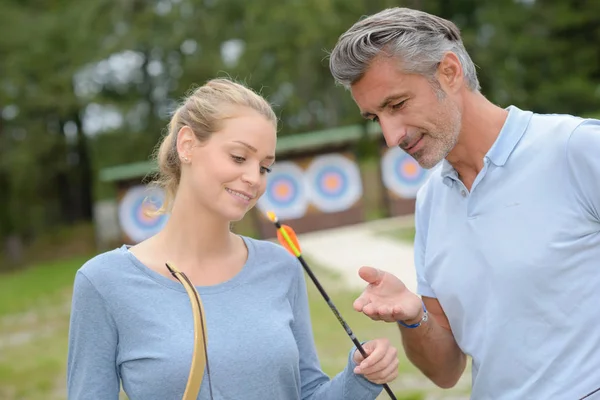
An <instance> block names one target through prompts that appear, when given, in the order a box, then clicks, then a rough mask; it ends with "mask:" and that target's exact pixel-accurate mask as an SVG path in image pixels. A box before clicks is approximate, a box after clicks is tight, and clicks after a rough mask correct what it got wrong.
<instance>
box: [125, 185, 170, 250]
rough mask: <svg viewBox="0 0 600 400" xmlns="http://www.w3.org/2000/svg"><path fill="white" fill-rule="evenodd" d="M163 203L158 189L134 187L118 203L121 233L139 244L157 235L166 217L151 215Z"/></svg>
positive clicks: (161, 192) (161, 193) (160, 191)
mask: <svg viewBox="0 0 600 400" xmlns="http://www.w3.org/2000/svg"><path fill="white" fill-rule="evenodd" d="M163 201H164V193H163V191H162V190H160V189H158V188H148V187H146V186H134V187H132V188H130V189H129V190H128V191H127V192H126V193H125V195H124V196H123V199H122V200H121V201H120V203H119V224H120V226H121V229H122V231H123V232H124V233H125V234H126V235H127V236H128V237H129V238H130V239H131V240H133V241H134V242H136V243H139V242H141V241H143V240H146V239H148V238H149V237H151V236H153V235H155V234H157V233H158V232H159V231H160V230H161V229H162V228H163V227H164V225H165V223H166V222H167V219H168V217H167V215H164V214H162V215H151V212H153V211H156V210H158V209H159V208H160V207H161V206H162V204H163Z"/></svg>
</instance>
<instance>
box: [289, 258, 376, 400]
mask: <svg viewBox="0 0 600 400" xmlns="http://www.w3.org/2000/svg"><path fill="white" fill-rule="evenodd" d="M297 275H298V276H297V278H296V287H295V292H296V293H295V295H294V298H295V301H294V302H293V309H294V323H293V331H294V336H295V338H296V342H297V344H298V350H299V352H300V379H301V385H302V388H301V392H302V393H301V398H302V400H317V399H318V400H372V399H375V398H376V397H377V396H378V395H379V393H380V392H381V390H382V388H383V387H382V386H381V385H377V384H374V383H372V382H370V381H368V380H367V379H365V378H364V377H363V376H361V375H356V374H355V373H354V367H355V366H356V365H355V363H354V361H353V360H352V354H353V352H354V350H355V349H354V348H353V349H352V350H351V351H350V353H349V356H348V364H347V365H346V368H345V369H344V370H343V371H342V372H340V373H339V374H337V375H336V376H335V377H334V378H333V379H331V380H329V377H328V376H327V375H325V373H324V372H323V371H322V370H321V367H320V364H319V360H318V357H317V352H316V349H315V343H314V339H313V333H312V325H311V321H310V311H309V307H308V295H307V292H306V281H305V280H304V275H303V273H302V269H301V267H300V265H298V269H297ZM332 317H333V316H332ZM340 334H341V335H344V333H343V329H342V327H341V326H340ZM348 341H349V340H348Z"/></svg>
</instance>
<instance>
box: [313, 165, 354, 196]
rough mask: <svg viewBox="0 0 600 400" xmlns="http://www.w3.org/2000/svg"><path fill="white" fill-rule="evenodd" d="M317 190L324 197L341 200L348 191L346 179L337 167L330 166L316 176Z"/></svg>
mask: <svg viewBox="0 0 600 400" xmlns="http://www.w3.org/2000/svg"><path fill="white" fill-rule="evenodd" d="M315 179H316V183H317V190H319V191H320V192H321V193H322V194H323V195H324V196H328V197H331V198H341V197H342V196H343V195H344V193H345V192H346V190H347V189H348V178H347V177H346V174H345V173H344V171H342V170H341V169H340V168H339V167H338V166H335V165H330V166H326V167H324V168H323V170H322V171H320V172H319V173H318V174H317V177H316V178H315Z"/></svg>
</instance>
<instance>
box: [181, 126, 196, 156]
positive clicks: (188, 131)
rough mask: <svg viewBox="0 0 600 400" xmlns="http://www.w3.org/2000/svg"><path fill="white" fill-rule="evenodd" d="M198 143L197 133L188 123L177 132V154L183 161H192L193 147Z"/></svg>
mask: <svg viewBox="0 0 600 400" xmlns="http://www.w3.org/2000/svg"><path fill="white" fill-rule="evenodd" d="M195 143H196V135H195V134H194V131H192V128H190V127H189V126H187V125H184V126H182V127H181V129H180V130H179V132H177V154H179V159H180V160H181V161H182V162H186V163H187V162H190V161H191V156H192V148H193V147H194V144H195Z"/></svg>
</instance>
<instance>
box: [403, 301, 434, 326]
mask: <svg viewBox="0 0 600 400" xmlns="http://www.w3.org/2000/svg"><path fill="white" fill-rule="evenodd" d="M421 304H422V308H421V311H420V312H419V316H418V317H416V318H414V319H409V320H404V321H397V322H398V324H399V325H401V326H403V327H405V328H418V327H419V326H421V325H422V324H423V323H425V322H427V321H428V320H429V313H428V312H427V308H426V307H425V303H423V302H422V301H421Z"/></svg>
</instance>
